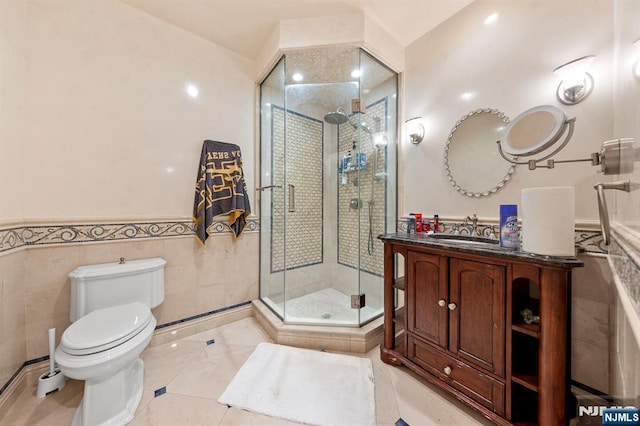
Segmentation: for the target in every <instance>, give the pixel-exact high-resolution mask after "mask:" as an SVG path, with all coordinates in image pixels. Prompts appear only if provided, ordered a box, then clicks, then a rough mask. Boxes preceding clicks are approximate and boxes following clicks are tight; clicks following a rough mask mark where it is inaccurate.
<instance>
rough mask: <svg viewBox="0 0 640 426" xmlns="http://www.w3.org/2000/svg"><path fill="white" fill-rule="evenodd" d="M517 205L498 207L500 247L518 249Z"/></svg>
mask: <svg viewBox="0 0 640 426" xmlns="http://www.w3.org/2000/svg"><path fill="white" fill-rule="evenodd" d="M518 242H519V238H518V205H517V204H502V205H500V246H501V247H508V248H512V249H517V248H518Z"/></svg>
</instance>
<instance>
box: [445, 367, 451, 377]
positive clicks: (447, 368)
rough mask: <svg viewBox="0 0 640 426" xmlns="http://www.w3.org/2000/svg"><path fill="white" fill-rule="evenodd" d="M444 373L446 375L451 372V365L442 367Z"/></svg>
mask: <svg viewBox="0 0 640 426" xmlns="http://www.w3.org/2000/svg"><path fill="white" fill-rule="evenodd" d="M444 374H446V375H447V376H448V375H450V374H451V367H445V368H444Z"/></svg>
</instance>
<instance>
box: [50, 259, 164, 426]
mask: <svg viewBox="0 0 640 426" xmlns="http://www.w3.org/2000/svg"><path fill="white" fill-rule="evenodd" d="M165 264H166V261H165V260H164V259H161V258H153V259H140V260H131V261H124V259H121V260H120V262H119V263H105V264H100V265H88V266H80V267H78V268H77V269H75V270H74V271H72V272H71V273H69V278H70V280H71V303H70V319H71V322H72V324H71V325H70V326H69V328H67V329H66V330H65V331H64V333H63V334H62V337H61V338H60V344H59V345H58V347H57V349H56V351H55V360H56V362H57V364H58V367H59V368H60V370H61V371H62V373H63V374H64V375H65V376H67V377H70V378H72V379H76V380H84V382H85V383H84V395H83V397H82V401H81V402H80V405H79V406H78V409H77V411H76V414H75V416H74V418H73V425H91V426H94V425H123V424H126V423H128V422H130V421H131V420H132V419H133V417H134V415H135V412H136V408H137V407H138V404H139V403H140V399H141V398H142V390H143V375H144V363H143V361H142V359H140V354H141V353H142V351H143V350H144V349H145V348H146V347H147V345H148V344H149V342H150V341H151V337H152V336H153V331H154V330H155V327H156V319H155V318H154V316H153V315H152V313H151V309H152V308H155V307H156V306H158V305H160V304H161V303H162V302H163V301H164V267H165Z"/></svg>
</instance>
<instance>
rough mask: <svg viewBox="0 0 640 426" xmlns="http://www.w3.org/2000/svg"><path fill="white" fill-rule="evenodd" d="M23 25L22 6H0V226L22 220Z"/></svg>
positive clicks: (7, 3) (11, 3) (9, 1)
mask: <svg viewBox="0 0 640 426" xmlns="http://www.w3.org/2000/svg"><path fill="white" fill-rule="evenodd" d="M25 25H26V24H25V6H24V2H22V1H17V0H7V1H2V2H0V222H2V221H5V220H16V219H18V220H20V219H22V216H23V210H22V198H23V195H24V194H23V190H24V183H23V179H24V174H23V165H22V157H23V150H24V143H23V133H24V126H23V123H24V120H23V115H24V102H25V84H26V82H25V77H24V76H25V58H24V44H25V31H26V28H25Z"/></svg>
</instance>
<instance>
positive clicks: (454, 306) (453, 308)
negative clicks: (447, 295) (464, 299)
mask: <svg viewBox="0 0 640 426" xmlns="http://www.w3.org/2000/svg"><path fill="white" fill-rule="evenodd" d="M457 307H458V305H456V304H455V303H449V310H450V311H453V310H455V309H456V308H457Z"/></svg>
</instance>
